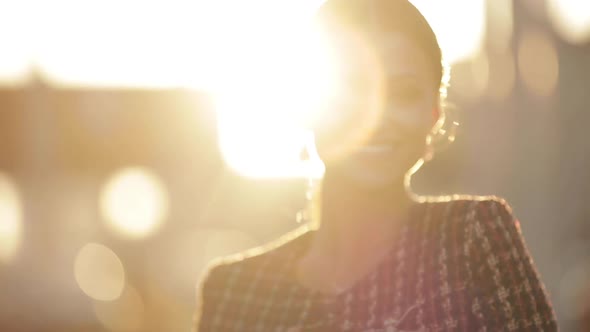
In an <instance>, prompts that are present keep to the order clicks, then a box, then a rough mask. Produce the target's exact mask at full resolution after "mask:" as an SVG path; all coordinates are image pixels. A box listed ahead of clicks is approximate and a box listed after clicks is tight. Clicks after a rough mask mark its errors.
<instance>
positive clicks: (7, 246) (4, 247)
mask: <svg viewBox="0 0 590 332" xmlns="http://www.w3.org/2000/svg"><path fill="white" fill-rule="evenodd" d="M21 227H22V206H21V200H20V195H19V192H18V190H17V187H16V185H15V184H14V183H13V181H12V180H11V178H10V177H8V175H5V174H2V173H0V262H3V263H7V262H9V261H10V260H12V259H13V258H14V256H15V255H16V252H17V249H18V247H19V244H20V240H21Z"/></svg>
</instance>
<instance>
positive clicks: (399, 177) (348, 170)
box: [339, 161, 411, 191]
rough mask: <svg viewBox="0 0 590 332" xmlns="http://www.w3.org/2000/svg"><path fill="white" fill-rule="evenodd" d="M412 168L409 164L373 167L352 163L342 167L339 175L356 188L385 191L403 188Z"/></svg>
mask: <svg viewBox="0 0 590 332" xmlns="http://www.w3.org/2000/svg"><path fill="white" fill-rule="evenodd" d="M406 166H407V167H406ZM410 167H411V165H408V164H407V163H403V164H402V163H398V164H395V165H387V164H385V165H371V164H366V163H362V162H354V161H352V162H347V163H345V164H344V165H341V167H340V171H339V173H340V175H341V176H342V177H343V179H344V180H345V181H348V182H349V183H350V184H351V185H353V186H355V187H358V188H360V189H363V190H368V191H383V190H390V189H392V188H395V187H398V186H399V187H403V186H404V179H405V176H406V173H407V172H408V170H409V169H410Z"/></svg>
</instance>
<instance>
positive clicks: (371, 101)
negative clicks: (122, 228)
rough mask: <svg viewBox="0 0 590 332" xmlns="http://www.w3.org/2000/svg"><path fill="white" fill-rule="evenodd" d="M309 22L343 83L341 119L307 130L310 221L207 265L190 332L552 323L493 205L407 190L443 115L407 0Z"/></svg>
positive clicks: (535, 326)
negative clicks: (310, 139) (316, 166)
mask: <svg viewBox="0 0 590 332" xmlns="http://www.w3.org/2000/svg"><path fill="white" fill-rule="evenodd" d="M319 17H320V19H321V21H322V22H323V24H324V27H325V28H326V31H327V32H328V34H329V35H330V36H331V37H332V40H333V41H334V47H335V49H336V50H337V54H338V55H339V57H340V59H341V62H340V64H341V65H342V69H343V73H344V76H343V80H342V82H343V83H344V84H342V85H341V87H340V88H341V89H342V90H341V91H340V94H339V96H340V97H339V99H338V100H337V101H336V102H335V103H334V105H335V107H334V109H336V110H337V111H338V113H337V119H338V121H331V122H330V121H327V122H329V124H327V125H324V126H322V127H321V128H320V129H318V130H317V131H316V138H317V141H316V143H317V149H318V153H319V155H320V157H321V158H322V159H323V160H324V163H325V165H326V171H325V176H324V179H323V183H322V190H321V191H320V192H319V196H318V202H317V204H319V207H320V209H318V211H316V212H317V213H315V216H316V218H317V219H318V220H315V221H314V222H315V223H316V225H315V227H307V226H310V225H306V227H302V228H300V229H299V230H297V231H296V232H293V233H292V234H289V235H288V236H286V237H284V238H283V239H280V240H279V241H276V242H275V243H273V244H271V245H269V246H266V247H265V248H259V249H257V250H254V251H249V252H247V253H243V254H240V255H237V256H234V257H231V258H226V259H221V260H219V261H217V262H216V263H215V264H212V266H211V268H210V269H209V270H208V274H207V277H206V278H205V279H204V281H203V283H202V285H201V287H200V290H199V295H198V312H197V318H198V319H197V321H198V322H197V324H196V330H197V331H200V332H205V331H273V332H274V331H504V330H507V331H555V330H557V326H556V321H555V316H554V313H553V310H552V308H551V306H550V303H549V301H548V298H547V295H546V292H545V290H544V287H543V284H542V282H541V281H540V280H539V275H538V273H537V272H536V270H535V268H534V266H533V262H532V260H531V258H530V256H529V254H528V251H527V249H526V246H525V244H524V240H523V238H522V236H521V232H520V229H519V227H518V222H517V221H516V220H515V218H514V217H513V215H512V213H511V210H510V208H509V207H508V205H507V204H506V203H505V202H504V201H503V200H501V199H499V198H495V197H460V196H454V197H440V198H423V197H422V198H421V197H417V196H415V195H414V194H412V193H411V192H410V191H409V189H408V185H407V184H408V182H407V179H408V177H409V174H411V173H412V172H413V171H415V170H416V169H418V167H419V166H420V165H421V164H422V162H423V160H424V159H425V158H427V156H429V155H430V154H431V150H432V146H431V142H432V141H433V139H434V138H435V136H436V135H437V131H438V129H440V126H441V124H442V122H443V121H444V112H443V110H442V107H441V104H442V99H443V97H444V93H443V92H444V83H445V82H444V80H445V79H444V77H445V75H444V68H443V66H442V65H441V63H442V56H441V52H440V48H439V45H438V42H437V40H436V37H435V35H434V33H433V32H432V30H431V28H430V27H429V25H428V23H427V22H426V20H425V19H424V18H423V16H422V15H421V14H420V13H419V11H418V10H417V9H416V8H415V7H413V6H412V5H411V4H410V3H409V2H408V1H406V0H364V1H361V0H328V1H327V3H325V4H324V5H323V6H322V7H321V9H320V11H319ZM441 91H443V92H441Z"/></svg>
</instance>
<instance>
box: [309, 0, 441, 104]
mask: <svg viewBox="0 0 590 332" xmlns="http://www.w3.org/2000/svg"><path fill="white" fill-rule="evenodd" d="M317 18H318V19H319V21H320V22H321V24H323V25H325V26H327V27H328V28H330V27H336V28H345V29H350V30H352V31H355V32H359V33H361V34H362V35H363V37H366V38H369V39H370V38H371V37H375V36H380V35H386V34H387V33H388V32H401V33H402V34H404V35H406V36H408V38H410V39H411V40H412V41H413V42H414V43H415V44H416V45H417V46H418V48H420V49H421V50H423V51H424V53H425V55H426V56H427V59H428V60H429V62H430V64H431V66H432V68H433V70H434V73H433V74H434V75H435V82H437V83H436V84H437V85H438V86H437V87H436V88H437V89H440V92H441V94H443V95H444V93H445V88H446V75H445V74H446V68H445V66H444V65H443V59H442V52H441V49H440V46H439V44H438V40H437V38H436V35H435V34H434V31H433V30H432V28H431V27H430V25H429V24H428V22H427V21H426V19H425V18H424V16H423V15H422V13H420V11H419V10H418V9H417V8H416V7H415V6H414V5H413V4H412V3H410V2H409V1H408V0H326V1H325V2H324V3H323V4H322V6H321V7H320V8H319V11H318V13H317Z"/></svg>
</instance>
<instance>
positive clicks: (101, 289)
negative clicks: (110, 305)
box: [74, 243, 125, 301]
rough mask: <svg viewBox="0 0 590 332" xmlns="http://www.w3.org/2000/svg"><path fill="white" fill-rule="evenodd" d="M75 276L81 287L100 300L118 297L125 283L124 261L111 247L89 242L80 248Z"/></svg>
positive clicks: (87, 293) (90, 295)
mask: <svg viewBox="0 0 590 332" xmlns="http://www.w3.org/2000/svg"><path fill="white" fill-rule="evenodd" d="M74 276H75V278H76V282H77V283H78V286H79V287H80V289H81V290H82V291H83V292H84V293H85V294H86V295H88V296H89V297H91V298H93V299H95V300H99V301H112V300H115V299H117V298H118V297H119V296H120V295H121V292H122V291H123V287H124V285H125V271H124V269H123V263H121V260H120V259H119V257H118V256H117V254H115V253H114V252H113V251H112V250H111V249H109V248H107V247H105V246H103V245H101V244H98V243H88V244H86V245H85V246H84V247H82V248H81V249H80V251H79V252H78V254H77V256H76V260H75V262H74Z"/></svg>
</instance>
